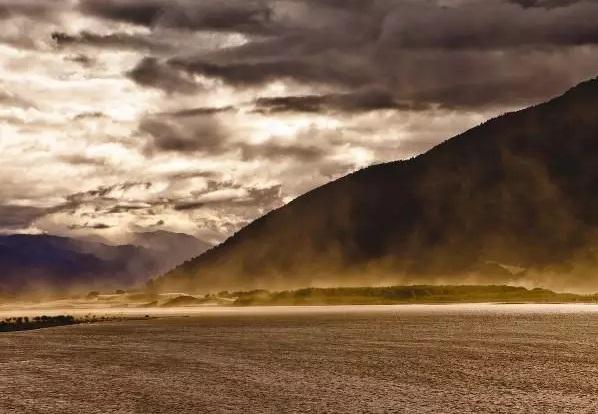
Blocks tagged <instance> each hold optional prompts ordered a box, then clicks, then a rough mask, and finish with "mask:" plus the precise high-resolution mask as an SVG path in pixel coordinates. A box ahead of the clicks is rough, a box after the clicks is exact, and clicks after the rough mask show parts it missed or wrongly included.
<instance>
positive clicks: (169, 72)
mask: <svg viewBox="0 0 598 414" xmlns="http://www.w3.org/2000/svg"><path fill="white" fill-rule="evenodd" d="M127 76H128V77H129V78H130V79H131V80H133V81H134V82H136V83H137V84H139V85H142V86H147V87H151V88H156V89H161V90H163V91H165V92H168V93H175V92H177V93H181V94H192V93H195V92H197V91H198V89H199V86H198V85H197V83H196V82H195V81H194V80H193V78H192V77H191V76H189V74H188V73H185V72H184V71H182V70H179V69H175V68H172V67H170V66H168V65H166V64H164V63H162V62H160V61H159V60H158V59H157V58H153V57H146V58H144V59H143V60H141V61H140V62H139V63H138V64H137V66H135V67H134V68H133V69H132V70H131V71H130V72H128V73H127Z"/></svg>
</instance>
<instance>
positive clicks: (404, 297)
mask: <svg viewBox="0 0 598 414" xmlns="http://www.w3.org/2000/svg"><path fill="white" fill-rule="evenodd" d="M234 295H235V296H236V297H237V300H236V301H235V302H234V304H235V305H239V306H250V305H392V304H402V303H405V304H409V303H481V302H499V303H501V302H504V303H519V302H523V303H555V302H598V295H576V294H572V293H556V292H553V291H551V290H548V289H541V288H536V289H526V288H524V287H515V286H502V285H490V286H432V285H417V286H389V287H355V288H307V289H299V290H285V291H281V292H269V291H266V290H254V291H248V292H235V293H234Z"/></svg>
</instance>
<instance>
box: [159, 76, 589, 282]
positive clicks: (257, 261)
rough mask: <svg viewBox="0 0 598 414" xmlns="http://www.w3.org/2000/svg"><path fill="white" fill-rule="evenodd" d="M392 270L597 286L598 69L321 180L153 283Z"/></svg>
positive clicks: (350, 275) (343, 278)
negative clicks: (552, 91)
mask: <svg viewBox="0 0 598 414" xmlns="http://www.w3.org/2000/svg"><path fill="white" fill-rule="evenodd" d="M539 76H541V74H539ZM391 283H392V284H399V283H401V284H405V283H518V284H524V285H535V286H538V285H542V286H547V287H552V288H557V289H560V288H567V289H572V290H584V289H596V288H598V80H591V81H588V82H585V83H583V84H580V85H578V86H577V87H575V88H573V89H571V90H570V91H568V92H567V93H565V94H564V95H562V96H560V97H558V98H556V99H553V100H551V101H549V102H547V103H544V104H541V105H538V106H535V107H531V108H528V109H525V110H522V111H518V112H514V113H508V114H505V115H503V116H501V117H498V118H496V119H492V120H490V121H488V122H486V123H485V124H483V125H480V126H478V127H476V128H473V129H471V130H469V131H467V132H465V133H463V134H461V135H459V136H457V137H455V138H452V139H450V140H448V141H446V142H444V143H442V144H441V145H438V146H437V147H435V148H433V149H432V150H430V151H429V152H427V153H425V154H423V155H420V156H418V157H416V158H413V159H410V160H405V161H397V162H391V163H387V164H381V165H375V166H372V167H369V168H366V169H364V170H361V171H359V172H356V173H354V174H351V175H348V176H346V177H344V178H341V179H339V180H337V181H334V182H331V183H329V184H327V185H324V186H323V187H320V188H318V189H316V190H314V191H311V192H309V193H307V194H305V195H303V196H301V197H299V198H297V199H295V200H294V201H293V202H291V203H289V204H288V205H286V206H284V207H282V208H280V209H279V210H276V211H273V212H271V213H270V214H267V215H266V216H264V217H262V218H260V219H258V220H256V221H255V222H253V223H251V224H250V225H248V226H247V227H245V228H244V229H242V230H241V231H240V232H238V233H237V234H235V235H234V236H233V237H231V238H230V239H228V240H227V241H226V242H225V243H223V244H222V245H220V246H217V247H216V248H213V249H211V250H209V251H208V252H206V253H205V254H203V255H201V256H199V257H197V258H195V259H193V260H190V261H188V262H186V263H184V264H183V265H181V266H178V267H177V268H175V269H174V270H172V271H171V272H169V273H167V274H166V275H165V276H163V277H161V278H159V279H157V280H156V281H155V287H156V288H157V289H159V290H180V289H183V290H187V291H215V290H220V289H222V290H224V289H252V288H267V289H281V288H283V289H287V288H295V287H305V286H331V285H338V286H343V285H344V286H346V285H364V284H370V285H371V284H391Z"/></svg>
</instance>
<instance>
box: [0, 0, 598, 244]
mask: <svg viewBox="0 0 598 414" xmlns="http://www.w3.org/2000/svg"><path fill="white" fill-rule="evenodd" d="M0 21H1V22H2V26H3V31H2V34H0V48H1V49H2V53H1V54H0V77H1V79H2V82H1V84H0V204H1V206H2V207H0V231H24V230H27V231H42V232H54V233H61V234H69V232H77V233H78V234H79V233H93V232H94V231H98V232H101V235H102V237H107V238H110V237H116V236H117V235H118V233H119V232H123V231H126V229H129V228H134V229H137V230H138V229H139V228H148V229H150V228H152V227H155V225H156V223H161V225H160V226H161V227H163V228H165V229H169V230H174V231H181V232H188V233H193V234H195V235H198V236H200V237H204V238H206V239H208V240H210V241H212V242H218V241H221V240H222V239H224V238H226V237H227V236H228V235H230V234H231V233H233V232H235V231H237V230H238V229H239V227H241V226H243V225H245V224H247V223H248V222H250V221H252V220H253V219H255V218H256V217H258V216H260V215H262V214H264V213H265V212H267V211H269V210H271V209H273V208H276V207H278V206H280V205H281V204H284V203H285V202H289V201H290V200H292V199H294V198H295V197H297V196H299V195H300V194H302V193H304V192H305V191H309V190H311V189H313V188H315V187H317V186H318V185H322V184H324V183H326V182H327V181H329V180H331V179H335V178H338V177H340V176H342V175H344V174H347V173H349V172H351V171H354V170H356V169H358V168H362V167H365V166H368V165H371V164H375V163H380V162H385V161H391V160H394V159H400V158H409V157H412V156H415V155H417V154H419V153H421V152H422V151H425V150H426V149H429V148H430V147H433V146H434V145H435V144H437V143H439V142H441V141H442V140H444V139H447V138H449V137H450V136H452V135H454V134H456V133H458V132H461V131H463V130H465V129H467V128H470V127H472V126H475V125H477V124H479V123H481V122H483V121H485V120H486V119H488V118H489V117H492V116H495V115H498V114H500V113H502V112H505V111H511V110H516V109H519V108H522V107H524V106H527V105H530V104H535V103H538V102H541V101H543V100H546V99H547V98H550V97H552V96H554V95H557V94H560V93H562V92H563V91H565V90H566V89H568V88H569V87H570V86H572V85H574V84H576V83H578V82H579V81H582V80H585V79H587V78H591V77H594V76H596V74H598V25H596V21H598V2H597V1H595V0H426V1H423V0H405V1H397V0H222V1H208V0H64V1H56V0H36V1H33V0H19V1H16V0H0ZM24 166H26V167H27V168H24ZM98 224H101V225H105V227H103V228H100V227H95V226H96V225H98Z"/></svg>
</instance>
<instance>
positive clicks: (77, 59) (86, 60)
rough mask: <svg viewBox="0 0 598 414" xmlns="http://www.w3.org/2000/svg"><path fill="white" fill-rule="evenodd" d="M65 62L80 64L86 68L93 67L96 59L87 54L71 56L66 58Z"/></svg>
mask: <svg viewBox="0 0 598 414" xmlns="http://www.w3.org/2000/svg"><path fill="white" fill-rule="evenodd" d="M64 60H66V61H67V62H74V63H78V64H80V65H81V66H84V67H87V68H88V67H91V66H93V65H94V64H95V62H96V61H95V59H93V58H92V57H90V56H87V55H85V54H82V53H79V54H77V55H70V56H65V58H64Z"/></svg>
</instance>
